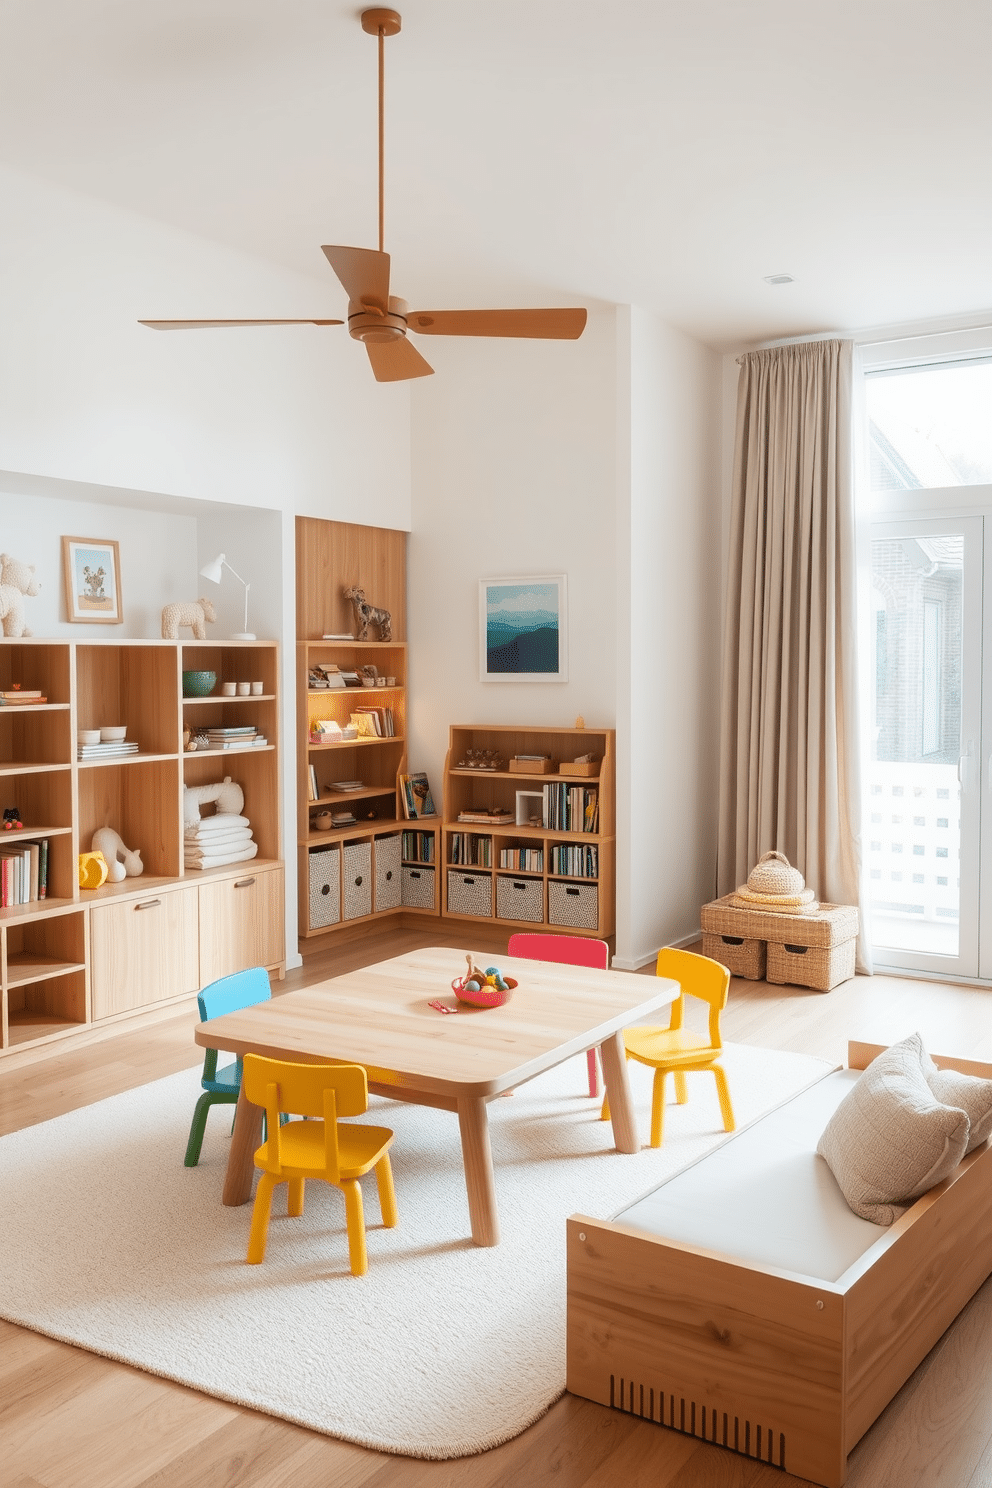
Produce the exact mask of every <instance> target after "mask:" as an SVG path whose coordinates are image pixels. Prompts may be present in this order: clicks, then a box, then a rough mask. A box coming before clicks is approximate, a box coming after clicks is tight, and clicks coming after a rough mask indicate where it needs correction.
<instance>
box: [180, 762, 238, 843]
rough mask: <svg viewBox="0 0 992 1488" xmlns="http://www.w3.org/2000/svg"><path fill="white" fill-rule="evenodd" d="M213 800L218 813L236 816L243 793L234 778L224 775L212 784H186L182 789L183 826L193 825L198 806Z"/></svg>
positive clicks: (196, 820) (197, 815)
mask: <svg viewBox="0 0 992 1488" xmlns="http://www.w3.org/2000/svg"><path fill="white" fill-rule="evenodd" d="M211 802H213V803H214V804H215V805H216V807H217V811H218V814H224V815H226V816H237V815H238V814H239V813H240V811H241V808H242V806H243V805H244V804H245V793H244V791H243V790H242V789H241V787H240V785H239V784H238V782H237V781H236V780H232V779H231V777H230V775H225V776H224V779H223V780H217V781H215V782H214V784H213V785H187V786H186V787H185V788H184V790H183V828H184V830H185V828H187V827H195V826H196V824H197V822H198V821H199V820H200V807H201V806H208V805H210V803H211Z"/></svg>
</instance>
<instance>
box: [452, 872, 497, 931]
mask: <svg viewBox="0 0 992 1488" xmlns="http://www.w3.org/2000/svg"><path fill="white" fill-rule="evenodd" d="M448 911H449V913H450V914H465V915H476V916H478V917H479V918H485V919H487V920H491V919H492V917H493V882H492V877H491V875H490V874H488V873H461V872H459V871H458V870H456V869H454V868H449V869H448Z"/></svg>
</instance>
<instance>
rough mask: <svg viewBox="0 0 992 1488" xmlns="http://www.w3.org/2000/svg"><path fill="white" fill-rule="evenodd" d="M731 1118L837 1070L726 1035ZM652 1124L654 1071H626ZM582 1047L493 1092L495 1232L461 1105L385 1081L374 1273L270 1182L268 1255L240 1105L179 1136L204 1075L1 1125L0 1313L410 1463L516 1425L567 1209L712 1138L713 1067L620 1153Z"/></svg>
mask: <svg viewBox="0 0 992 1488" xmlns="http://www.w3.org/2000/svg"><path fill="white" fill-rule="evenodd" d="M724 1062H725V1065H726V1068H727V1074H728V1077H729V1080H730V1088H731V1092H732V1096H733V1100H734V1106H735V1110H736V1115H737V1121H738V1126H743V1125H744V1124H745V1123H746V1122H748V1121H751V1120H753V1119H754V1118H755V1117H756V1116H758V1115H760V1114H762V1113H763V1112H764V1111H767V1110H769V1109H771V1108H772V1107H773V1106H776V1105H778V1104H779V1103H780V1102H781V1101H782V1100H784V1099H786V1098H787V1097H788V1096H790V1095H792V1094H793V1093H795V1091H797V1090H799V1089H802V1088H803V1087H804V1086H806V1085H808V1084H809V1083H810V1082H811V1081H812V1080H814V1079H816V1078H818V1077H819V1076H820V1075H821V1074H822V1073H823V1072H824V1071H825V1070H826V1069H827V1068H828V1066H827V1065H826V1064H824V1062H823V1061H821V1060H817V1059H811V1058H807V1057H805V1056H801V1055H795V1054H782V1053H776V1052H774V1051H771V1050H764V1049H753V1048H750V1047H747V1046H744V1045H732V1046H730V1047H729V1048H728V1049H727V1051H726V1056H725V1061H724ZM630 1074H631V1083H632V1085H633V1087H634V1095H635V1101H636V1106H637V1113H638V1121H639V1125H640V1129H641V1132H642V1134H643V1140H644V1141H645V1142H646V1141H647V1134H648V1126H649V1114H650V1090H651V1071H650V1070H646V1069H644V1068H643V1067H642V1066H639V1065H634V1064H632V1065H631V1066H630ZM585 1079H586V1076H585V1057H584V1056H582V1057H581V1058H579V1059H573V1060H570V1061H568V1062H567V1063H566V1064H564V1065H562V1066H560V1067H559V1068H558V1069H556V1070H552V1071H551V1072H550V1073H549V1074H546V1075H542V1076H540V1077H539V1078H538V1079H536V1080H533V1081H531V1083H530V1084H528V1085H525V1086H522V1087H521V1088H520V1089H519V1090H517V1092H516V1093H515V1094H514V1095H513V1097H512V1098H510V1099H504V1100H496V1101H493V1102H492V1103H491V1104H490V1107H489V1111H490V1126H491V1133H492V1145H493V1154H494V1159H495V1165H496V1188H497V1195H498V1201H499V1211H500V1220H501V1225H502V1233H503V1239H502V1241H501V1243H500V1244H499V1245H498V1246H496V1247H494V1248H492V1249H485V1250H483V1249H479V1248H478V1247H477V1246H475V1245H473V1244H472V1242H471V1240H470V1239H469V1238H468V1233H469V1225H468V1208H467V1203H466V1198H465V1185H464V1181H463V1175H462V1165H461V1149H460V1145H459V1140H458V1123H457V1119H456V1118H455V1117H454V1116H453V1115H449V1114H448V1113H446V1112H443V1111H432V1110H426V1109H423V1108H419V1107H416V1106H405V1105H400V1104H398V1103H395V1102H388V1101H383V1100H378V1099H373V1101H372V1105H371V1107H370V1117H369V1119H370V1120H374V1121H375V1122H376V1123H378V1124H380V1125H386V1126H391V1127H392V1128H393V1129H394V1131H395V1132H396V1141H395V1144H394V1146H393V1149H392V1159H393V1168H394V1172H395V1177H396V1194H397V1202H398V1206H399V1226H398V1228H396V1229H394V1230H386V1229H383V1228H382V1226H381V1223H380V1216H379V1207H378V1201H377V1198H376V1195H375V1188H374V1180H371V1179H369V1180H367V1183H368V1186H367V1187H366V1188H365V1210H366V1221H367V1224H368V1227H369V1231H368V1248H369V1269H368V1272H367V1274H366V1275H365V1276H364V1277H357V1278H356V1277H352V1275H351V1274H350V1272H349V1270H348V1252H347V1242H346V1236H345V1230H344V1203H343V1199H342V1197H341V1195H340V1193H338V1191H337V1190H336V1189H332V1188H329V1187H328V1186H327V1185H326V1184H322V1183H310V1184H308V1185H307V1195H306V1210H305V1213H304V1216H303V1218H302V1219H290V1218H288V1217H287V1215H286V1205H285V1192H286V1191H285V1188H282V1189H280V1190H277V1193H276V1199H275V1203H274V1206H273V1217H272V1223H271V1226H270V1230H269V1246H268V1252H267V1255H266V1259H265V1261H264V1262H263V1264H262V1265H261V1266H248V1265H246V1264H245V1259H244V1257H245V1249H246V1246H247V1243H248V1225H249V1220H250V1216H251V1205H250V1204H248V1205H245V1206H244V1207H243V1208H240V1209H225V1208H224V1206H223V1205H222V1203H221V1201H220V1194H221V1185H222V1182H223V1177H224V1170H225V1165H226V1162H227V1153H228V1145H229V1132H230V1121H231V1116H230V1108H220V1109H215V1110H213V1111H212V1112H211V1114H210V1118H209V1120H208V1123H207V1135H206V1139H205V1141H204V1145H203V1155H202V1157H201V1160H200V1166H199V1167H198V1168H193V1169H189V1168H185V1167H184V1166H183V1153H184V1150H185V1145H186V1136H187V1132H188V1128H189V1121H190V1117H191V1115H192V1111H193V1104H194V1101H195V1099H196V1096H197V1092H198V1090H199V1070H188V1071H184V1072H183V1073H181V1074H178V1075H172V1076H169V1077H168V1078H167V1079H164V1080H158V1081H156V1082H155V1083H154V1084H151V1085H145V1086H142V1087H141V1088H139V1089H137V1090H132V1091H128V1092H126V1093H125V1094H123V1095H117V1096H114V1097H112V1098H111V1099H109V1100H104V1101H100V1102H99V1103H98V1104H96V1105H92V1106H87V1107H84V1108H83V1109H81V1110H78V1111H74V1112H71V1113H69V1114H68V1115H65V1116H60V1117H58V1118H57V1119H55V1120H54V1121H48V1122H45V1123H43V1124H41V1125H39V1126H35V1127H30V1128H28V1129H27V1130H25V1131H21V1132H15V1133H13V1134H12V1135H10V1136H6V1137H3V1138H2V1139H0V1195H2V1200H0V1208H2V1215H0V1255H2V1257H3V1261H2V1264H0V1315H2V1316H3V1317H5V1318H7V1319H9V1320H10V1321H12V1322H15V1323H21V1324H24V1325H25V1326H26V1327H29V1328H34V1329H36V1330H37V1331H39V1332H41V1333H46V1334H48V1335H50V1336H51V1337H53V1338H58V1339H62V1340H64V1341H66V1342H69V1343H74V1344H79V1345H81V1346H82V1347H84V1348H88V1349H92V1350H93V1351H94V1352H96V1353H99V1354H104V1355H106V1356H108V1357H109V1358H112V1359H120V1360H123V1361H125V1362H127V1363H129V1364H133V1365H136V1366H137V1367H138V1368H140V1369H145V1370H148V1371H150V1372H151V1373H153V1374H160V1375H164V1376H165V1377H166V1378H168V1379H174V1380H178V1381H181V1382H182V1383H183V1384H186V1385H192V1386H194V1387H195V1388H197V1389H200V1390H203V1391H205V1392H206V1393H207V1394H210V1395H216V1396H219V1397H220V1398H221V1399H223V1400H230V1401H233V1402H235V1403H237V1404H241V1405H247V1406H251V1407H253V1408H255V1409H256V1410H261V1411H267V1412H269V1413H270V1414H272V1415H275V1416H281V1417H284V1418H285V1419H287V1420H289V1421H296V1422H298V1423H299V1424H301V1425H303V1426H308V1427H311V1428H312V1429H313V1430H316V1431H322V1432H326V1433H328V1434H330V1435H332V1436H339V1437H343V1438H344V1439H346V1440H348V1441H352V1442H357V1443H360V1444H361V1445H363V1446H367V1447H374V1448H378V1449H380V1450H383V1451H388V1452H400V1453H405V1454H408V1455H410V1456H415V1457H428V1458H446V1457H458V1456H463V1455H466V1454H468V1453H473V1452H479V1451H483V1450H485V1449H487V1448H489V1447H493V1446H496V1445H497V1444H498V1443H500V1442H502V1441H506V1440H508V1439H509V1438H510V1437H513V1436H515V1435H517V1433H518V1432H520V1431H522V1430H523V1429H524V1428H525V1427H526V1426H528V1425H530V1423H531V1422H532V1421H534V1420H536V1419H537V1417H538V1416H540V1415H541V1414H542V1413H543V1412H544V1411H545V1410H547V1408H548V1406H549V1405H550V1404H551V1403H552V1402H553V1401H554V1400H555V1399H557V1397H558V1396H559V1395H560V1394H561V1393H562V1391H563V1389H564V1385H565V1219H566V1217H567V1216H568V1215H569V1214H572V1213H575V1212H577V1211H578V1212H583V1213H587V1214H591V1215H595V1216H609V1215H611V1214H613V1213H615V1212H616V1211H617V1210H618V1209H620V1208H622V1207H623V1206H624V1205H626V1204H629V1203H630V1202H631V1201H632V1200H634V1199H635V1198H637V1197H639V1196H640V1195H641V1194H643V1193H645V1192H646V1191H647V1190H648V1189H650V1188H652V1187H653V1186H654V1185H655V1184H656V1183H657V1182H658V1181H659V1180H660V1179H662V1178H664V1177H666V1176H667V1175H669V1174H671V1173H673V1172H675V1171H677V1170H678V1169H679V1168H681V1167H683V1166H685V1164H686V1163H688V1162H691V1161H693V1160H694V1159H695V1158H697V1157H699V1156H701V1155H702V1154H703V1153H704V1152H705V1151H706V1150H707V1149H708V1148H710V1147H712V1146H714V1145H715V1144H716V1143H718V1142H719V1141H722V1140H723V1130H722V1127H721V1124H720V1116H719V1109H718V1106H717V1102H716V1095H715V1090H714V1081H713V1078H712V1076H707V1075H703V1074H700V1075H696V1076H691V1077H690V1079H689V1104H688V1105H686V1106H684V1107H678V1106H674V1105H670V1106H669V1108H668V1110H667V1112H666V1118H665V1120H666V1133H665V1145H664V1146H663V1147H662V1148H661V1149H660V1150H659V1151H652V1150H651V1149H650V1148H648V1147H645V1148H644V1149H642V1151H641V1152H640V1153H637V1154H634V1155H629V1156H623V1155H621V1154H619V1153H617V1152H616V1151H615V1150H612V1149H611V1142H612V1134H611V1127H610V1125H609V1123H607V1122H600V1121H599V1120H597V1116H598V1110H599V1106H598V1102H594V1101H591V1100H589V1098H588V1096H587V1095H586V1096H584V1095H583V1094H582V1092H583V1091H584V1090H585V1089H586V1084H585Z"/></svg>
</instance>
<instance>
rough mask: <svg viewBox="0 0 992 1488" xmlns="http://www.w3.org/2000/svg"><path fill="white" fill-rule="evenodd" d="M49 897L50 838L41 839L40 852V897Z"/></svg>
mask: <svg viewBox="0 0 992 1488" xmlns="http://www.w3.org/2000/svg"><path fill="white" fill-rule="evenodd" d="M47 897H48V838H47V837H43V838H42V839H41V850H40V852H39V854H38V898H39V899H45V898H47Z"/></svg>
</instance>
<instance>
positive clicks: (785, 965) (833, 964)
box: [765, 937, 854, 992]
mask: <svg viewBox="0 0 992 1488" xmlns="http://www.w3.org/2000/svg"><path fill="white" fill-rule="evenodd" d="M853 975H854V939H853V937H852V939H851V940H845V941H842V942H841V943H840V945H832V946H804V945H799V944H798V943H797V942H795V941H791V942H785V943H784V944H780V943H779V942H778V941H775V940H770V941H769V942H768V970H767V972H766V973H765V977H766V980H767V981H769V982H774V983H775V984H776V985H777V986H784V985H789V986H793V987H811V988H812V989H813V990H814V991H815V992H829V991H830V989H831V987H836V986H837V985H838V984H839V983H840V982H846V981H848V980H849V979H850V978H851V977H853Z"/></svg>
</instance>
